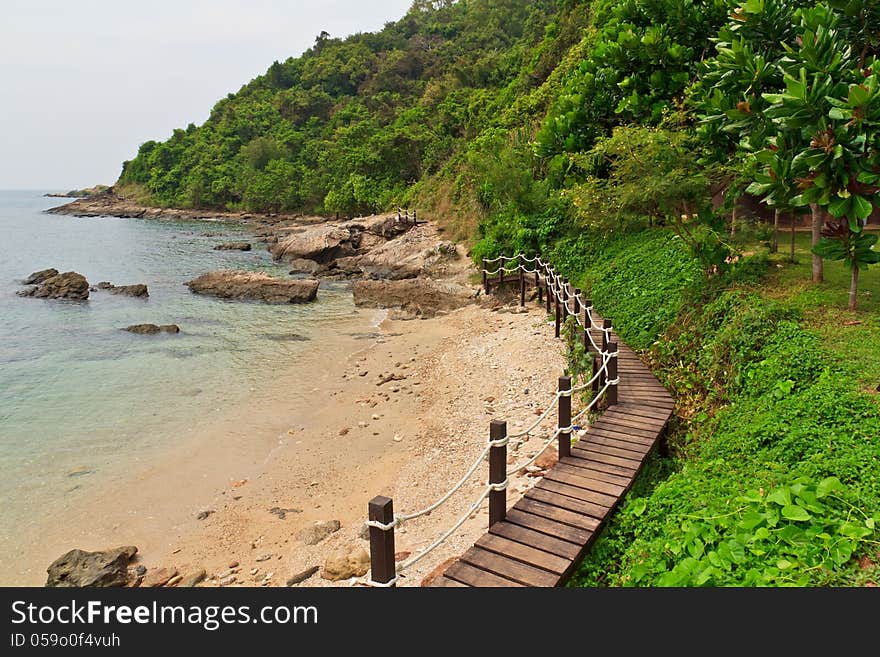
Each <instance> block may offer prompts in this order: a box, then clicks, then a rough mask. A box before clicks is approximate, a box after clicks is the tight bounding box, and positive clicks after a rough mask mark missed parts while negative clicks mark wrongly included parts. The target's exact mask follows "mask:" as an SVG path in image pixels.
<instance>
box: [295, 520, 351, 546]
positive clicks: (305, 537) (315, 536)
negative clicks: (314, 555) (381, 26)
mask: <svg viewBox="0 0 880 657" xmlns="http://www.w3.org/2000/svg"><path fill="white" fill-rule="evenodd" d="M341 526H342V524H341V523H340V522H339V521H338V520H322V521H319V522H316V523H314V524H312V525H308V526H306V527H303V528H302V529H301V530H300V531H299V534H297V538H298V539H299V540H301V541H302V542H303V543H305V544H306V545H317V544H318V543H320V542H321V541H323V540H324V539H325V538H327V537H328V536H330V534H332V533H333V532H338V531H339V528H340V527H341Z"/></svg>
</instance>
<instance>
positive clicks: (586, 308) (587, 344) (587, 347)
mask: <svg viewBox="0 0 880 657" xmlns="http://www.w3.org/2000/svg"><path fill="white" fill-rule="evenodd" d="M592 305H593V302H592V300H590V299H584V353H585V354H588V353H590V347H591V346H592V345H591V344H590V329H591V328H593V324H592V321H591V320H590V306H592ZM593 373H594V374H595V371H594V372H593Z"/></svg>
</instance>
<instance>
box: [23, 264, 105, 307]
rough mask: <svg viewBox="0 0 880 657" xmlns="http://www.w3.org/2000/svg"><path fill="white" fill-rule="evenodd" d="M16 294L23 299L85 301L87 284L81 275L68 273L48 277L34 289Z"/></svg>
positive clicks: (87, 292) (87, 296)
mask: <svg viewBox="0 0 880 657" xmlns="http://www.w3.org/2000/svg"><path fill="white" fill-rule="evenodd" d="M36 273H40V272H36ZM18 294H19V295H20V296H23V297H37V298H38V299H70V300H73V301H85V300H86V299H88V298H89V282H88V281H87V280H86V277H85V276H83V275H82V274H77V273H76V272H75V271H68V272H64V273H63V274H55V275H54V276H50V277H49V278H46V279H44V280H43V281H42V282H41V283H39V284H38V285H36V286H35V287H31V288H28V289H26V290H22V291H20V292H19V293H18Z"/></svg>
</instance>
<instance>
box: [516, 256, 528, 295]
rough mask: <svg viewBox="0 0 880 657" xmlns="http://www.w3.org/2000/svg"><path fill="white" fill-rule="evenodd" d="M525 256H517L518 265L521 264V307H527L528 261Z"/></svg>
mask: <svg viewBox="0 0 880 657" xmlns="http://www.w3.org/2000/svg"><path fill="white" fill-rule="evenodd" d="M525 257H526V256H525V254H523V253H520V254H519V255H518V256H517V264H519V307H520V308H522V307H523V306H525V305H526V272H525V268H526V261H525Z"/></svg>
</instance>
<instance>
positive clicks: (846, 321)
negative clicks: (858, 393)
mask: <svg viewBox="0 0 880 657" xmlns="http://www.w3.org/2000/svg"><path fill="white" fill-rule="evenodd" d="M786 239H787V238H786ZM780 246H782V245H780ZM787 247H788V243H787V241H786V243H785V249H784V251H785V252H784V253H782V252H780V253H777V254H773V255H771V258H770V260H771V263H772V267H771V272H772V273H771V275H770V278H769V281H768V283H767V285H766V286H765V287H764V288H763V291H762V294H763V296H765V297H766V298H768V299H777V300H782V301H784V302H785V303H787V304H790V305H792V306H793V307H795V308H797V309H798V310H800V311H801V312H802V313H803V317H804V320H803V326H804V327H805V328H808V329H810V330H812V331H814V332H815V333H816V334H817V335H819V337H820V338H821V339H822V342H823V344H824V346H825V348H826V349H828V350H829V351H831V352H832V353H833V354H835V356H837V357H838V358H840V360H841V362H842V363H844V364H845V365H846V366H847V369H849V370H850V371H851V372H852V373H853V375H854V376H855V377H856V378H857V380H858V381H859V382H860V384H861V385H862V389H863V390H865V391H867V392H877V391H878V387H880V266H874V267H871V268H869V269H867V270H863V271H862V272H861V276H860V280H859V294H858V310H856V311H855V312H851V311H849V310H847V309H846V305H847V299H848V295H849V283H850V273H849V270H848V269H847V268H846V267H845V266H844V265H843V263H840V262H831V261H825V263H824V274H825V280H824V282H822V283H818V284H814V283H812V282H811V281H810V262H811V254H810V234H809V233H805V232H799V233H796V236H795V263H791V262H789V253H788V249H787Z"/></svg>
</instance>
